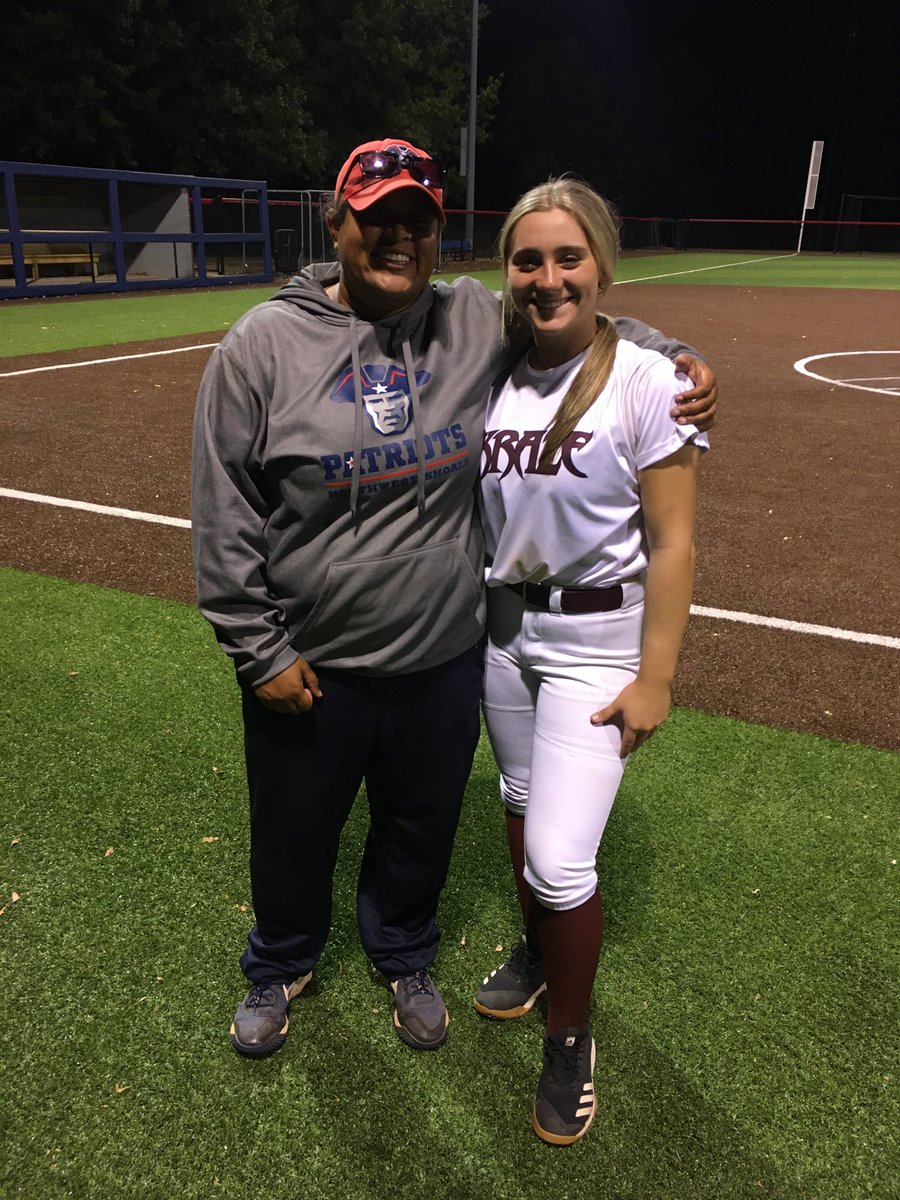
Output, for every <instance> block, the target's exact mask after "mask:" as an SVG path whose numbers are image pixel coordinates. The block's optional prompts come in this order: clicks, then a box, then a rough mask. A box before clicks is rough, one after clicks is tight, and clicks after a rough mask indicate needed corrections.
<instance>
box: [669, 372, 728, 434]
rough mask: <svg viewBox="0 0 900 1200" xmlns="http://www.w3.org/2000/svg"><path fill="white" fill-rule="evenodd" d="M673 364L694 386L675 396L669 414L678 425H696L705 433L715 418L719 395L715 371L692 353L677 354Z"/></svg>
mask: <svg viewBox="0 0 900 1200" xmlns="http://www.w3.org/2000/svg"><path fill="white" fill-rule="evenodd" d="M675 366H676V367H677V368H678V370H679V371H683V372H684V374H685V375H687V376H688V378H689V379H690V381H691V383H692V384H693V385H694V386H693V387H692V388H691V390H690V391H689V392H680V393H679V394H678V395H677V396H676V397H675V407H674V408H673V409H672V410H671V415H672V416H673V417H675V418H677V420H678V424H679V425H696V426H697V428H698V429H699V430H700V432H701V433H705V432H706V430H707V429H709V428H711V426H712V424H713V422H714V421H715V419H716V400H717V399H718V397H719V385H718V383H717V382H716V373H715V371H714V370H713V369H712V367H711V366H710V365H709V363H705V362H704V361H703V359H702V358H694V356H693V354H679V355H678V357H677V358H676V359H675Z"/></svg>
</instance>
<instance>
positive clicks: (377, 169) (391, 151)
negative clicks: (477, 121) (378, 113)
mask: <svg viewBox="0 0 900 1200" xmlns="http://www.w3.org/2000/svg"><path fill="white" fill-rule="evenodd" d="M355 167H358V168H359V171H360V173H361V174H362V176H363V177H364V178H365V179H371V180H373V181H374V180H377V179H391V178H392V177H393V176H394V175H399V174H400V172H401V171H405V172H406V173H407V175H409V177H410V179H414V180H415V181H416V183H421V184H422V185H423V186H424V187H427V188H431V189H433V190H434V189H438V188H443V186H444V172H443V171H442V170H441V168H440V167H439V166H438V165H437V163H436V162H435V161H434V159H433V158H424V157H422V156H421V155H418V154H413V152H412V151H411V150H407V149H406V148H405V147H404V146H394V147H390V148H388V149H387V150H363V151H362V153H360V154H357V156H356V158H355V159H354V160H353V162H352V163H351V164H350V168H349V170H348V171H347V177H346V178H345V179H343V180H342V181H341V186H340V188H339V189H338V195H340V194H341V193H342V192H343V191H344V188H345V187H346V186H347V181H348V179H349V177H350V175H351V174H352V173H353V170H354V168H355Z"/></svg>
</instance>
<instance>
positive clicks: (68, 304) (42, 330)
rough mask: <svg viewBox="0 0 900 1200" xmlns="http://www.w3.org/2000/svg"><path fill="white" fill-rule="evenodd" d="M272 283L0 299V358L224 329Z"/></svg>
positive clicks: (270, 290) (268, 290)
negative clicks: (147, 293) (62, 297)
mask: <svg viewBox="0 0 900 1200" xmlns="http://www.w3.org/2000/svg"><path fill="white" fill-rule="evenodd" d="M275 290H276V285H275V284H268V283H267V284H264V285H262V286H255V287H235V288H225V287H217V288H210V289H208V290H206V291H186V290H183V289H182V290H173V291H171V292H169V293H167V294H165V295H156V296H136V295H133V294H131V295H119V296H110V297H103V298H98V297H94V296H92V297H91V298H90V299H85V298H83V297H76V298H73V299H71V300H70V299H66V300H54V301H43V302H42V301H41V300H40V299H35V300H11V301H8V302H7V303H6V304H0V358H9V357H11V356H13V355H18V354H44V353H49V352H51V351H59V350H74V349H78V348H80V347H85V346H120V345H123V344H127V343H129V342H147V341H152V340H154V339H156V338H167V337H181V336H183V335H184V334H189V333H219V334H221V333H222V332H224V330H226V329H228V328H229V326H231V325H233V324H234V322H235V321H236V320H237V319H238V317H240V316H241V315H242V314H243V313H245V312H246V311H247V309H248V308H251V307H252V306H253V305H254V304H259V303H260V302H261V301H262V300H265V299H266V298H267V297H269V296H271V295H272V293H273V292H274V291H275Z"/></svg>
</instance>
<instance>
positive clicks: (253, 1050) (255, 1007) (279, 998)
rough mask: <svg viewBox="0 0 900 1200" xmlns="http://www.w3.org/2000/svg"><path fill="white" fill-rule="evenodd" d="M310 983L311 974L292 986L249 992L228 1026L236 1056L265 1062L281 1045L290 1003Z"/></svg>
mask: <svg viewBox="0 0 900 1200" xmlns="http://www.w3.org/2000/svg"><path fill="white" fill-rule="evenodd" d="M311 979H312V971H310V972H309V974H307V975H301V976H300V978H299V979H295V980H294V981H293V983H257V984H255V985H254V986H253V987H252V988H251V989H250V991H249V992H248V993H247V995H246V996H245V997H244V999H243V1000H242V1001H241V1003H240V1004H239V1005H238V1010H237V1012H236V1013H235V1014H234V1020H233V1021H232V1023H231V1044H232V1046H234V1048H235V1050H237V1052H238V1054H246V1055H247V1057H248V1058H265V1056H266V1055H267V1054H272V1053H273V1051H275V1050H278V1049H280V1048H281V1047H282V1046H283V1045H284V1043H285V1039H286V1038H287V1031H288V1012H289V1011H290V1005H291V1001H292V1000H293V998H294V997H295V996H299V995H300V993H301V992H302V991H303V989H304V988H305V987H306V985H307V984H308V983H309V981H310V980H311Z"/></svg>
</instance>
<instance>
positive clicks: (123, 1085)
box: [116, 1083, 131, 1096]
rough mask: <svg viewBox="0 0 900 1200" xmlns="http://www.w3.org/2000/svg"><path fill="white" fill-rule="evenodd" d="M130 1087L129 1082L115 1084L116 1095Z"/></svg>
mask: <svg viewBox="0 0 900 1200" xmlns="http://www.w3.org/2000/svg"><path fill="white" fill-rule="evenodd" d="M130 1087H131V1084H130V1083H117V1084H116V1095H117V1096H121V1095H122V1093H123V1092H127V1091H128V1089H129V1088H130Z"/></svg>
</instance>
